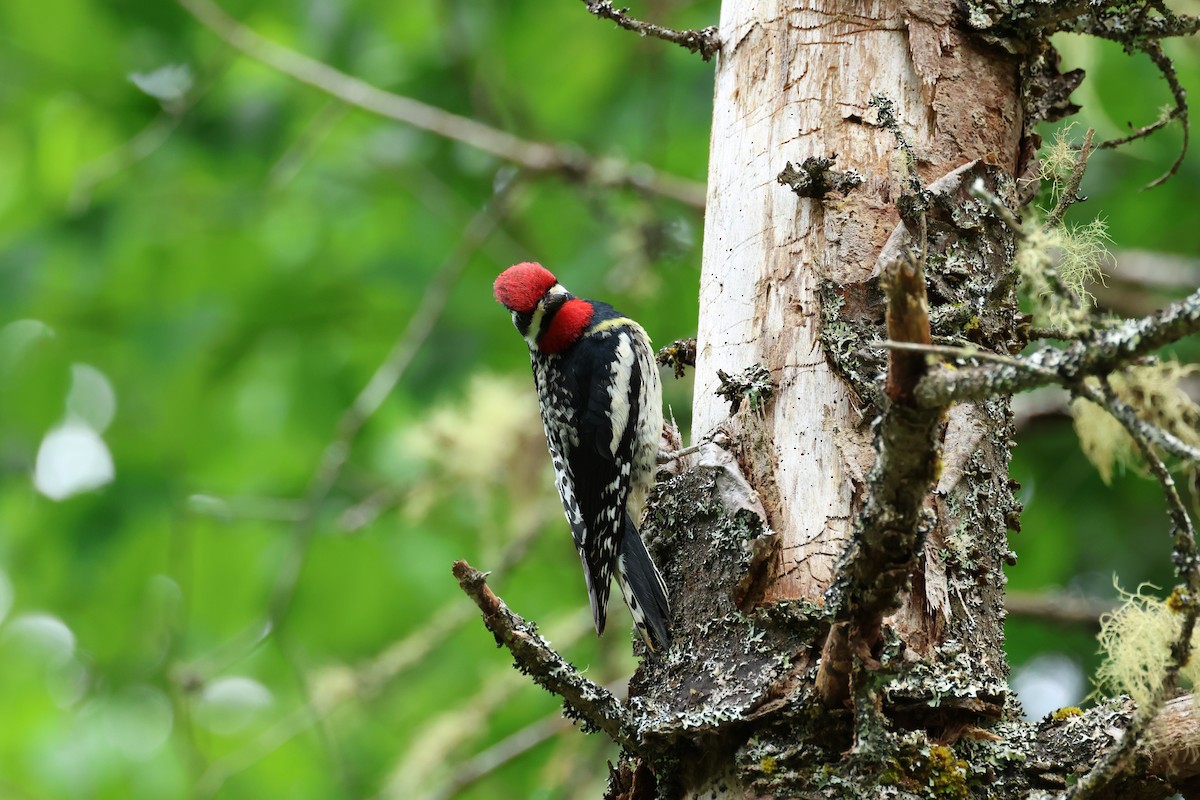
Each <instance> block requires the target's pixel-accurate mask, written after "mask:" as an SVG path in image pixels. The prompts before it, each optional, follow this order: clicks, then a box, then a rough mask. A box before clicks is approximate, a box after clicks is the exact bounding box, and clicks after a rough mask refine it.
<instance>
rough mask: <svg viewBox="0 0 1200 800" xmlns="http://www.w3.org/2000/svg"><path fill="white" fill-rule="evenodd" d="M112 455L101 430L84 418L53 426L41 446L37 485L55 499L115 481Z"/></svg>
mask: <svg viewBox="0 0 1200 800" xmlns="http://www.w3.org/2000/svg"><path fill="white" fill-rule="evenodd" d="M114 474H115V473H114V470H113V460H112V455H111V454H110V453H109V452H108V446H107V445H106V444H104V440H103V439H101V438H100V434H98V433H96V431H94V430H92V429H91V428H89V427H88V426H87V425H85V424H83V423H80V422H66V423H63V424H62V425H60V426H59V427H57V428H55V429H53V430H52V431H50V432H49V433H47V434H46V436H45V437H44V438H43V439H42V444H41V446H40V447H38V454H37V462H36V464H35V465H34V470H33V485H34V487H36V488H37V490H38V491H39V492H41V493H42V494H44V495H46V497H49V498H50V499H51V500H65V499H66V498H68V497H70V496H71V495H75V494H79V493H80V492H87V491H91V490H92V489H98V488H100V487H101V486H104V485H105V484H107V483H109V482H110V481H112V479H113V476H114Z"/></svg>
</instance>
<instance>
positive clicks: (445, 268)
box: [193, 177, 521, 676]
mask: <svg viewBox="0 0 1200 800" xmlns="http://www.w3.org/2000/svg"><path fill="white" fill-rule="evenodd" d="M520 184H521V181H520V179H519V178H518V177H512V178H510V179H509V180H507V181H504V182H502V183H501V184H500V186H499V187H498V188H497V190H496V193H495V194H494V195H493V196H492V198H491V199H490V200H489V201H488V203H487V204H486V205H485V206H484V207H483V208H482V209H480V210H479V211H478V212H477V213H476V214H475V216H474V217H473V218H472V219H471V221H470V222H469V223H468V224H467V227H466V229H465V230H464V231H463V235H462V237H461V238H460V239H459V242H458V245H457V246H456V247H455V249H454V250H453V251H452V252H451V253H450V254H449V255H448V256H447V258H446V260H445V261H444V262H443V263H442V265H441V266H440V267H439V268H438V271H437V272H436V274H435V275H434V278H433V280H432V281H431V282H430V283H429V285H428V286H427V287H426V289H425V294H424V295H423V296H422V298H421V302H420V304H419V305H418V307H417V310H416V313H414V314H413V316H412V318H411V319H409V321H408V325H407V326H406V327H405V329H404V331H403V332H402V333H401V334H400V336H399V338H397V339H396V342H395V344H393V345H392V349H391V350H390V351H389V352H388V354H387V356H386V357H385V358H384V360H383V361H382V362H381V363H380V365H379V366H378V367H377V368H376V370H375V372H374V374H373V375H372V376H371V379H370V380H369V381H368V382H367V385H366V386H365V387H363V389H362V391H361V392H359V394H358V396H357V397H356V398H355V399H354V402H353V403H351V404H350V406H349V407H347V408H346V410H345V411H344V412H343V413H342V416H341V418H340V419H339V420H338V423H337V426H336V429H335V433H334V437H333V439H332V441H330V443H329V444H328V445H326V447H325V450H324V451H323V452H322V454H321V458H320V460H319V462H318V466H317V468H316V471H315V472H314V474H313V477H312V479H311V480H310V481H309V486H308V489H307V491H306V492H305V496H304V500H303V509H302V513H300V514H299V516H298V517H297V519H296V521H295V526H294V528H293V531H292V538H291V543H290V547H289V549H288V552H287V553H286V554H285V555H284V559H283V562H282V563H281V564H280V567H279V570H278V572H277V573H276V577H275V583H274V585H273V587H272V589H271V595H270V598H269V600H268V602H267V610H266V614H265V618H264V619H263V620H261V621H260V622H257V623H255V624H254V625H251V626H250V627H248V628H247V629H245V630H244V631H242V632H241V633H239V634H238V635H236V636H235V637H234V638H233V639H231V640H230V641H228V642H226V643H224V644H223V645H221V646H220V647H218V648H217V649H216V650H214V651H213V652H212V653H209V654H208V655H207V656H205V657H204V658H203V659H200V660H199V661H198V662H197V664H195V665H193V666H194V667H195V669H197V670H198V671H199V672H200V674H201V675H202V676H205V675H208V674H214V673H217V672H220V671H222V670H223V669H225V668H226V666H227V665H228V664H229V663H232V662H234V661H237V660H239V659H241V658H243V657H244V656H245V655H246V654H247V653H248V652H250V651H252V650H254V649H255V648H257V647H258V646H259V645H261V644H262V643H263V642H264V641H265V640H266V639H267V638H268V637H269V636H270V635H271V634H272V633H273V632H275V631H276V630H277V629H278V628H279V627H280V626H281V624H282V623H283V621H284V619H285V617H286V616H287V612H288V609H289V608H290V606H291V602H292V598H293V597H294V595H295V592H296V585H297V583H298V582H299V580H300V574H301V571H302V569H303V567H304V561H305V559H306V557H307V554H308V548H309V544H310V543H311V540H312V537H313V535H314V533H315V530H316V519H317V516H318V514H319V512H320V510H321V507H322V506H323V505H324V503H325V500H326V499H327V498H328V497H329V493H330V492H331V491H332V490H333V487H334V485H335V484H336V482H337V480H338V478H339V477H340V476H341V473H342V469H343V468H344V467H345V465H346V462H347V460H348V459H349V457H350V451H351V449H352V448H353V444H354V440H355V439H356V438H357V436H358V433H359V431H360V430H361V429H362V427H363V425H364V424H366V422H367V420H368V419H370V418H371V416H372V415H373V414H374V413H375V412H376V411H377V410H378V409H379V407H380V406H381V405H382V404H383V402H384V400H386V399H387V397H388V395H389V394H390V393H391V391H392V389H394V388H395V387H396V385H397V384H398V383H399V382H400V379H401V378H402V377H403V375H404V372H405V371H406V370H407V369H408V366H409V364H411V363H412V360H413V359H414V358H415V357H416V354H417V352H418V351H419V350H420V348H421V346H422V345H423V344H424V342H425V340H426V339H427V338H428V337H429V334H430V333H431V332H432V330H433V326H434V324H435V323H436V321H437V318H438V317H439V316H440V315H441V312H442V308H443V307H444V306H445V304H446V301H447V299H448V298H449V295H450V290H451V289H452V288H453V286H454V284H455V282H456V281H457V279H458V276H459V275H460V274H461V273H462V271H463V269H465V268H466V265H467V263H468V262H469V261H470V259H471V256H472V255H473V254H474V253H475V251H476V250H477V249H478V248H479V247H480V246H481V245H482V243H483V242H484V240H486V239H487V237H488V236H489V235H490V234H491V232H492V231H493V230H494V229H495V227H496V226H497V225H498V224H499V222H500V220H501V219H502V218H503V217H504V215H505V214H506V213H507V210H508V208H509V207H510V206H511V203H512V200H513V195H514V193H515V192H516V190H517V187H518V186H519V185H520Z"/></svg>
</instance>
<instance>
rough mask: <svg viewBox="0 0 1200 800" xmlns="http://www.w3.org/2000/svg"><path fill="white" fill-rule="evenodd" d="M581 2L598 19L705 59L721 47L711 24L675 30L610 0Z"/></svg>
mask: <svg viewBox="0 0 1200 800" xmlns="http://www.w3.org/2000/svg"><path fill="white" fill-rule="evenodd" d="M583 2H584V4H585V5H586V6H587V9H588V11H590V12H591V13H592V14H594V15H595V16H597V17H599V18H600V19H609V20H612V21H613V22H615V23H617V25H618V26H620V27H622V28H624V29H625V30H627V31H633V32H634V33H636V34H638V35H639V36H651V37H653V38H655V39H662V40H663V41H664V42H671V43H672V44H677V45H679V46H680V47H683V48H685V49H687V50H688V51H690V52H692V53H699V54H700V57H701V58H702V59H704V60H705V61H708V60H710V59H711V58H712V57H713V56H714V55H715V54H716V53H717V51H718V50H720V49H721V41H720V39H718V38H717V29H716V28H715V27H713V26H711V25H710V26H709V27H707V28H700V29H699V30H686V31H677V30H674V29H673V28H664V27H662V26H661V25H655V24H654V23H652V22H642V21H641V20H640V19H634V18H633V17H631V16H629V14H628V13H626V12H627V11H628V9H625V8H613V4H612V0H583Z"/></svg>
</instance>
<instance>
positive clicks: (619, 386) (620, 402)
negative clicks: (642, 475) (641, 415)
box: [608, 330, 634, 458]
mask: <svg viewBox="0 0 1200 800" xmlns="http://www.w3.org/2000/svg"><path fill="white" fill-rule="evenodd" d="M616 336H617V348H616V357H615V358H614V359H613V363H612V380H611V381H609V384H608V409H609V420H611V422H612V440H611V441H610V442H609V445H608V451H609V452H610V453H612V455H613V458H616V457H617V452H618V448H619V447H620V446H621V438H622V437H623V436H624V435H625V428H626V426H628V425H629V386H630V384H631V383H632V380H633V376H632V373H633V365H634V354H633V341H632V339H631V338H630V336H629V332H628V331H626V330H621V331H619V332H618V333H617V334H616Z"/></svg>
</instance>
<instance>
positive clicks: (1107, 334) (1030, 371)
mask: <svg viewBox="0 0 1200 800" xmlns="http://www.w3.org/2000/svg"><path fill="white" fill-rule="evenodd" d="M1197 332H1200V291H1196V292H1193V293H1192V294H1191V295H1189V296H1188V297H1187V298H1185V299H1183V300H1180V301H1179V302H1177V303H1172V304H1171V305H1169V306H1167V307H1166V308H1163V309H1161V310H1159V311H1158V312H1157V313H1155V314H1152V315H1150V316H1148V317H1142V318H1140V319H1132V320H1126V321H1125V322H1123V323H1121V324H1120V325H1117V326H1115V327H1113V328H1111V329H1108V330H1104V331H1099V332H1097V333H1094V334H1093V335H1091V336H1089V337H1087V338H1085V339H1082V340H1080V341H1077V342H1075V343H1073V344H1072V345H1070V346H1068V347H1066V348H1058V347H1053V346H1047V347H1043V348H1041V349H1039V350H1036V351H1035V352H1033V353H1032V354H1030V355H1028V356H1025V357H1023V358H1017V359H1014V360H1013V363H1012V364H1000V365H995V366H980V367H966V368H964V369H958V370H951V369H946V368H941V369H938V370H936V371H933V372H931V373H930V374H928V375H926V376H925V377H924V378H923V379H922V380H921V382H920V385H918V386H917V389H916V399H917V404H918V405H919V406H921V407H922V408H937V407H940V406H942V405H945V404H948V403H955V402H963V401H967V400H980V399H983V398H985V397H994V396H997V395H1002V394H1014V393H1016V392H1020V391H1024V390H1026V389H1032V388H1034V387H1036V386H1046V385H1049V384H1051V383H1063V384H1073V383H1076V382H1078V381H1080V380H1081V379H1082V378H1084V377H1085V376H1088V375H1100V374H1104V373H1107V372H1111V371H1112V370H1114V369H1116V368H1118V367H1120V366H1122V365H1124V364H1127V363H1129V362H1130V361H1132V360H1133V359H1136V358H1138V357H1140V356H1144V355H1146V354H1148V353H1150V352H1152V351H1154V350H1157V349H1158V348H1160V347H1162V346H1164V345H1167V344H1170V343H1172V342H1175V341H1178V340H1180V339H1182V338H1184V337H1185V336H1190V335H1192V334H1194V333H1197Z"/></svg>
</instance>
